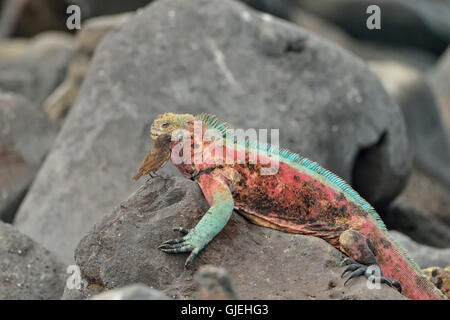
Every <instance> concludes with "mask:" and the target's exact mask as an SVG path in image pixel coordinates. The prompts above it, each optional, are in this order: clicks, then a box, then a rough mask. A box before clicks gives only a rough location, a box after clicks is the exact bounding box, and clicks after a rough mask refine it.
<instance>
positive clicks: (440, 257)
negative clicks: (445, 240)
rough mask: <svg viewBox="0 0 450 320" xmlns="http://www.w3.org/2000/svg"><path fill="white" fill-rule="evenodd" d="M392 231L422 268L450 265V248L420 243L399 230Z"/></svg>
mask: <svg viewBox="0 0 450 320" xmlns="http://www.w3.org/2000/svg"><path fill="white" fill-rule="evenodd" d="M390 233H391V235H392V236H393V237H394V239H395V240H397V242H398V243H399V244H400V245H401V246H402V247H403V248H405V249H406V251H407V252H408V253H409V255H410V257H411V258H413V259H414V261H415V262H417V264H418V265H419V266H420V267H421V268H422V269H424V268H428V267H433V266H437V267H442V268H444V267H446V266H448V265H450V248H446V249H440V248H433V247H430V246H426V245H422V244H419V243H417V242H415V241H414V240H412V239H411V238H409V237H408V236H406V235H404V234H402V233H400V232H398V231H390Z"/></svg>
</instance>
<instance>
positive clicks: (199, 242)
mask: <svg viewBox="0 0 450 320" xmlns="http://www.w3.org/2000/svg"><path fill="white" fill-rule="evenodd" d="M173 231H177V232H180V233H182V234H183V235H184V236H183V237H180V238H175V239H170V240H167V241H165V242H163V244H162V245H160V246H159V247H158V249H161V250H162V251H164V252H167V253H180V252H190V253H191V254H190V255H189V257H188V258H187V259H186V262H185V264H184V267H185V268H188V267H189V266H190V264H191V263H192V261H193V260H194V258H195V257H196V256H197V254H198V253H199V252H200V250H201V249H203V247H204V246H205V245H206V244H207V243H208V242H206V243H205V241H203V239H202V238H201V237H200V236H199V235H198V234H196V232H195V231H194V230H193V229H186V228H183V227H178V228H175V229H173Z"/></svg>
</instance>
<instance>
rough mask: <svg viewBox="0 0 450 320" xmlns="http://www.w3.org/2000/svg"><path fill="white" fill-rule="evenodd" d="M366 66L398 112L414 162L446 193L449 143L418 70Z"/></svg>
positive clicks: (388, 64) (387, 64)
mask: <svg viewBox="0 0 450 320" xmlns="http://www.w3.org/2000/svg"><path fill="white" fill-rule="evenodd" d="M370 67H371V69H372V70H373V71H374V72H375V73H376V74H377V75H378V76H379V78H380V80H381V81H382V83H383V85H384V86H385V88H386V90H387V91H388V92H389V93H390V94H391V96H392V97H393V98H394V99H395V100H396V102H397V103H398V104H399V106H400V107H401V109H402V112H403V115H404V118H405V122H406V129H407V131H408V137H409V142H410V147H411V150H412V151H413V155H414V162H415V163H416V165H417V166H419V167H420V168H422V170H424V171H426V172H427V173H428V174H429V175H430V176H432V177H433V178H434V179H436V180H438V181H441V183H443V184H444V185H445V186H446V187H447V188H448V189H449V190H450V140H449V138H448V136H447V133H446V130H445V127H444V125H443V122H442V119H441V113H440V111H439V105H438V103H437V101H436V99H435V97H434V94H433V91H432V89H431V87H430V85H429V84H428V82H427V81H426V80H425V78H424V77H422V75H421V73H420V72H419V70H415V69H414V68H411V67H408V66H406V65H403V64H400V63H396V62H375V61H373V62H371V63H370ZM447 211H448V213H449V217H448V219H449V220H450V208H448V209H447Z"/></svg>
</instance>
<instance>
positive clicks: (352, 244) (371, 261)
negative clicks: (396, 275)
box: [339, 230, 402, 292]
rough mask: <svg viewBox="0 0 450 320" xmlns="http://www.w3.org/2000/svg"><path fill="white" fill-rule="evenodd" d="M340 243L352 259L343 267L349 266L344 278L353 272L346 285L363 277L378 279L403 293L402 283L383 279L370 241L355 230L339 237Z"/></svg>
mask: <svg viewBox="0 0 450 320" xmlns="http://www.w3.org/2000/svg"><path fill="white" fill-rule="evenodd" d="M339 243H340V245H341V247H342V249H343V250H344V252H345V253H346V254H347V255H348V256H349V257H350V258H346V259H344V260H343V261H342V263H341V265H342V266H344V265H345V266H347V267H346V268H345V270H344V272H343V273H342V275H341V277H343V276H344V275H345V274H346V273H347V272H349V271H352V273H351V274H350V276H349V277H348V278H347V280H345V282H344V285H345V284H346V283H347V282H348V281H349V280H350V279H352V278H355V277H358V276H362V275H364V276H365V277H367V278H369V277H371V276H372V277H377V274H378V276H379V278H378V279H376V280H378V281H380V283H385V284H387V285H388V286H390V287H395V288H397V290H398V291H399V292H401V291H402V287H401V285H400V282H398V281H397V280H392V279H389V278H386V277H383V274H382V272H381V268H380V266H379V264H378V262H377V259H376V257H375V254H374V249H373V248H374V247H373V245H372V243H371V241H370V239H368V238H366V237H365V236H364V235H362V234H361V233H359V232H357V231H354V230H347V231H344V232H343V233H342V234H341V236H340V237H339Z"/></svg>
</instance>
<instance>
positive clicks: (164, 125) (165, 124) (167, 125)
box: [161, 122, 170, 129]
mask: <svg viewBox="0 0 450 320" xmlns="http://www.w3.org/2000/svg"><path fill="white" fill-rule="evenodd" d="M169 126H170V124H169V123H167V122H166V123H163V124H162V125H161V127H163V128H164V129H166V128H168V127H169Z"/></svg>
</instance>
